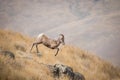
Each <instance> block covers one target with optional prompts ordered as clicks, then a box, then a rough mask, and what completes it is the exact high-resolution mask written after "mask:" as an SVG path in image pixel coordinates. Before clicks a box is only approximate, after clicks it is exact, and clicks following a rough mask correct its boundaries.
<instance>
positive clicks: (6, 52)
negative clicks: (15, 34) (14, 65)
mask: <svg viewBox="0 0 120 80" xmlns="http://www.w3.org/2000/svg"><path fill="white" fill-rule="evenodd" d="M0 55H4V56H9V57H10V58H12V59H15V55H14V53H12V52H10V51H0Z"/></svg>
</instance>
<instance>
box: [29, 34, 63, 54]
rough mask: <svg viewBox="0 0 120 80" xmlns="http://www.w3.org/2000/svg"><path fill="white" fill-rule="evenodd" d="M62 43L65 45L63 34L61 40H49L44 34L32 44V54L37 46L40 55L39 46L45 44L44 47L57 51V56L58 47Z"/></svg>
mask: <svg viewBox="0 0 120 80" xmlns="http://www.w3.org/2000/svg"><path fill="white" fill-rule="evenodd" d="M61 43H62V44H63V45H65V42H64V35H63V34H59V38H58V39H57V40H54V39H51V38H48V37H47V36H46V35H45V34H43V33H42V34H39V35H38V37H37V39H36V41H35V42H34V43H33V44H32V47H31V49H30V52H31V50H32V48H33V46H34V45H36V50H37V53H38V52H39V51H38V44H43V45H44V46H46V47H48V48H50V49H57V52H56V54H55V56H56V55H57V54H58V51H59V48H58V47H59V45H60V44H61Z"/></svg>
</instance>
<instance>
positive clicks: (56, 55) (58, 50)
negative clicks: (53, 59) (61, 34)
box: [55, 48, 59, 56]
mask: <svg viewBox="0 0 120 80" xmlns="http://www.w3.org/2000/svg"><path fill="white" fill-rule="evenodd" d="M56 49H57V52H56V54H55V56H57V54H58V51H59V48H56Z"/></svg>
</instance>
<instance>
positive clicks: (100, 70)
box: [0, 30, 120, 80]
mask: <svg viewBox="0 0 120 80" xmlns="http://www.w3.org/2000/svg"><path fill="white" fill-rule="evenodd" d="M33 41H34V39H33V38H30V37H28V36H25V35H22V34H20V33H17V32H13V31H8V30H0V50H7V51H11V52H13V53H14V54H15V60H12V59H9V58H6V57H4V56H1V55H0V80H54V78H53V77H52V75H51V74H50V71H49V70H48V69H47V68H46V67H45V66H44V65H42V64H38V63H37V62H39V63H44V64H50V65H54V64H64V65H68V66H70V67H72V68H73V70H74V71H77V72H80V73H82V74H83V75H84V76H85V79H86V80H120V69H119V68H116V67H114V66H113V65H112V64H110V63H108V62H106V61H104V60H102V59H101V58H99V57H97V56H96V55H93V54H92V53H89V52H87V51H85V50H81V49H79V48H77V47H73V46H70V45H65V46H61V49H60V52H59V54H58V55H57V56H56V57H55V56H54V54H55V50H51V49H48V48H46V47H45V46H43V45H39V51H40V52H41V56H37V54H36V51H35V48H34V50H33V51H32V53H29V49H30V47H31V44H32V42H33ZM60 80H68V79H67V78H63V79H60Z"/></svg>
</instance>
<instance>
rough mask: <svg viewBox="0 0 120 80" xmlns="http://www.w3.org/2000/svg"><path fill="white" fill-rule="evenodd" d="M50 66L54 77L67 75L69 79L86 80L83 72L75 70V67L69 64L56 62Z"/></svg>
mask: <svg viewBox="0 0 120 80" xmlns="http://www.w3.org/2000/svg"><path fill="white" fill-rule="evenodd" d="M48 68H49V69H50V71H51V73H52V74H53V77H54V78H60V77H63V76H67V77H68V78H69V80H85V77H84V76H83V75H82V74H81V73H79V72H74V71H73V69H72V68H71V67H69V66H67V65H62V64H55V65H49V66H48Z"/></svg>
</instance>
